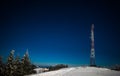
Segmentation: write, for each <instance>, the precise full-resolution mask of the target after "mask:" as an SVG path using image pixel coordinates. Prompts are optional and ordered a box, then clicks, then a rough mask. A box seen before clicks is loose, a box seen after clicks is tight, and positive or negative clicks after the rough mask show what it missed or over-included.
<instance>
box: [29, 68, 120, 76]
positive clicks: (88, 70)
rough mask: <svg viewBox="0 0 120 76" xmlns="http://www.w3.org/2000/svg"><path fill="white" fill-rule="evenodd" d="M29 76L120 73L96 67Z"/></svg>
mask: <svg viewBox="0 0 120 76" xmlns="http://www.w3.org/2000/svg"><path fill="white" fill-rule="evenodd" d="M27 76H120V71H113V70H109V69H106V68H96V67H71V68H64V69H60V70H56V71H49V72H45V73H40V74H32V75H27Z"/></svg>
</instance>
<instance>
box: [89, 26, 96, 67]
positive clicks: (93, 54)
mask: <svg viewBox="0 0 120 76" xmlns="http://www.w3.org/2000/svg"><path fill="white" fill-rule="evenodd" d="M90 66H96V64H95V49H94V24H92V27H91V52H90Z"/></svg>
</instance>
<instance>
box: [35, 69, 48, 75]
mask: <svg viewBox="0 0 120 76" xmlns="http://www.w3.org/2000/svg"><path fill="white" fill-rule="evenodd" d="M33 70H34V71H36V73H37V74H38V73H42V72H47V71H49V69H48V68H36V69H33Z"/></svg>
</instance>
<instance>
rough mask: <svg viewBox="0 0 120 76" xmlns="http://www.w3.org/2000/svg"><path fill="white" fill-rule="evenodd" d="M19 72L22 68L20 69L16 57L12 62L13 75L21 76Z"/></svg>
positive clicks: (18, 58) (19, 63)
mask: <svg viewBox="0 0 120 76" xmlns="http://www.w3.org/2000/svg"><path fill="white" fill-rule="evenodd" d="M21 70H22V67H21V62H20V57H19V56H16V58H15V61H14V75H15V76H23V74H22V71H21Z"/></svg>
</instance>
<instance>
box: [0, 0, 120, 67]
mask: <svg viewBox="0 0 120 76" xmlns="http://www.w3.org/2000/svg"><path fill="white" fill-rule="evenodd" d="M0 6H1V12H0V55H2V56H3V57H4V59H6V57H7V56H8V54H9V52H10V50H11V49H14V50H15V51H16V52H15V55H17V54H19V55H20V56H23V54H24V53H25V51H26V49H28V50H29V55H30V59H31V61H32V62H33V63H37V64H58V63H63V64H69V65H74V66H78V65H83V64H89V60H90V44H91V43H90V30H91V24H92V23H94V25H95V52H96V63H97V64H98V65H112V64H120V9H119V7H120V5H119V2H116V1H110V0H109V1H105V0H103V1H101V0H88V1H80V0H79V1H76V0H73V1H70V0H68V1H65V0H64V1H61V0H60V1H44V0H43V1H41V0H38V1H35V0H34V1H32V0H28V1H25V0H17V1H3V2H2V5H0Z"/></svg>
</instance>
